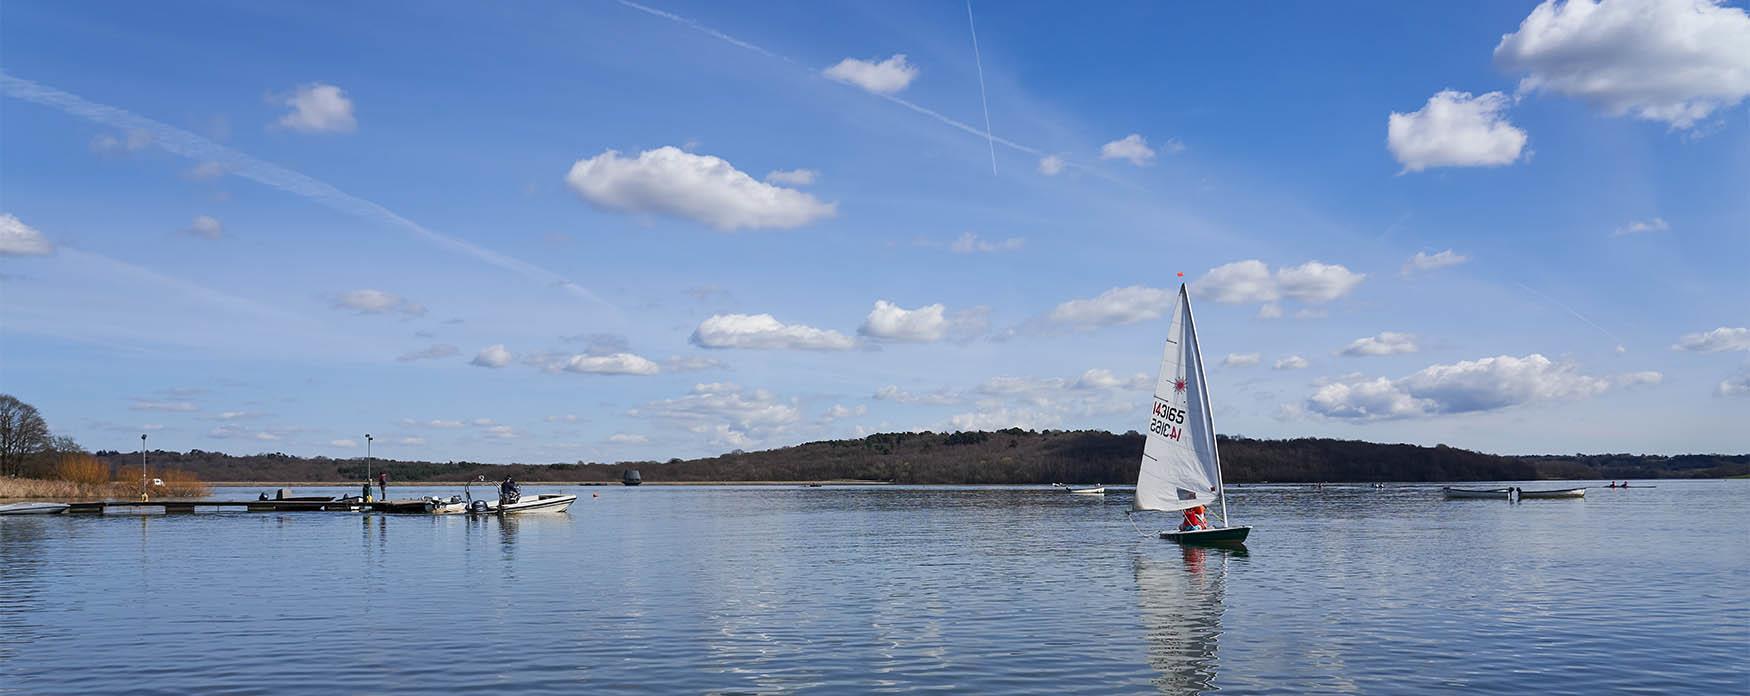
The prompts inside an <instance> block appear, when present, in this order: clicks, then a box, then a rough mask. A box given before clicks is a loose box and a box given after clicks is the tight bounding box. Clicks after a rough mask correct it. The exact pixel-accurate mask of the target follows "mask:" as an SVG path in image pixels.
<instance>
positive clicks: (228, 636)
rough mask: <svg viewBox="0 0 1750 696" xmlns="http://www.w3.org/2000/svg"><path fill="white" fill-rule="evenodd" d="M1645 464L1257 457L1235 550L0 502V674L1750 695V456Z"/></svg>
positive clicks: (361, 683)
mask: <svg viewBox="0 0 1750 696" xmlns="http://www.w3.org/2000/svg"><path fill="white" fill-rule="evenodd" d="M1647 483H1649V484H1651V485H1656V486H1657V488H1649V489H1630V490H1608V489H1593V490H1589V491H1588V492H1587V495H1586V498H1585V499H1584V500H1532V501H1525V502H1523V503H1520V504H1517V505H1515V504H1509V503H1508V502H1506V501H1496V500H1462V501H1447V500H1442V499H1441V497H1440V494H1439V490H1438V488H1437V487H1432V486H1392V487H1390V488H1387V489H1385V490H1375V489H1372V488H1368V487H1364V486H1329V487H1326V488H1324V489H1313V488H1311V487H1307V486H1271V485H1258V486H1239V487H1234V488H1230V489H1229V490H1230V494H1229V500H1230V501H1231V503H1232V504H1233V507H1234V512H1235V518H1236V522H1240V523H1244V524H1252V525H1255V526H1256V527H1257V529H1256V530H1254V532H1253V534H1252V539H1251V542H1250V543H1249V544H1248V545H1247V547H1248V553H1246V554H1244V555H1241V554H1235V553H1228V552H1223V551H1218V550H1195V549H1181V548H1180V547H1179V546H1177V545H1174V544H1172V543H1170V542H1166V541H1162V540H1160V539H1155V538H1147V539H1144V538H1139V537H1138V536H1137V533H1136V531H1135V530H1133V529H1132V527H1131V525H1130V523H1129V522H1128V521H1126V517H1125V514H1124V512H1125V510H1126V509H1127V508H1128V506H1129V504H1130V495H1129V493H1128V492H1121V493H1113V494H1109V495H1107V496H1106V498H1105V499H1104V500H1101V499H1098V498H1092V499H1090V498H1085V497H1082V496H1071V495H1068V494H1065V493H1062V492H1058V491H1054V490H1049V489H1043V488H957V487H861V488H853V487H843V488H835V487H830V486H829V487H825V488H800V487H657V486H644V487H642V488H623V487H619V486H615V487H539V486H530V487H528V491H527V492H530V493H534V492H550V491H558V490H563V491H566V492H572V493H578V494H580V495H581V496H582V497H581V498H580V499H579V500H578V502H577V504H576V505H574V506H573V507H572V509H571V512H570V513H568V514H564V515H541V516H525V517H520V518H517V517H512V518H509V519H495V518H487V519H469V518H466V517H460V516H449V517H429V516H398V515H382V514H358V513H319V512H310V513H243V512H235V513H233V512H223V513H200V514H194V515H175V516H164V515H120V514H111V515H103V516H65V515H63V516H53V517H30V518H27V517H8V518H0V693H4V694H88V693H138V694H146V693H200V694H257V693H261V694H266V693H311V694H328V693H358V694H378V693H381V694H404V693H405V694H412V693H428V692H434V691H451V690H454V691H478V690H485V692H488V693H505V694H523V693H611V692H628V693H769V692H791V691H804V692H816V693H845V692H872V693H873V692H880V693H886V692H913V691H956V692H980V693H1003V694H1014V693H1053V694H1056V693H1156V692H1158V693H1199V692H1205V691H1217V690H1219V691H1222V692H1234V693H1279V694H1299V693H1311V692H1321V693H1335V692H1365V693H1407V692H1433V691H1447V690H1452V689H1467V690H1476V691H1488V692H1496V693H1533V692H1541V693H1546V694H1555V693H1574V694H1595V693H1636V692H1639V693H1695V694H1728V693H1746V692H1750V481H1656V482H1647ZM1525 486H1526V487H1528V488H1554V487H1561V484H1551V483H1548V482H1543V483H1528V484H1525ZM260 490H261V489H259V488H249V489H223V488H221V489H218V490H217V491H216V492H215V495H214V497H216V498H226V499H236V498H253V497H255V494H256V493H257V492H259V491H260ZM297 492H298V493H299V494H312V493H318V492H334V493H339V492H341V491H340V489H321V490H317V489H300V490H298V491H297ZM428 492H429V493H434V494H436V493H443V494H448V493H451V492H452V491H450V490H449V489H439V488H412V487H402V488H400V489H399V490H392V491H391V493H392V494H399V495H393V496H392V497H401V496H404V495H423V494H425V493H428ZM453 492H456V493H459V492H460V491H459V490H457V491H453ZM592 493H595V494H599V495H600V497H595V498H592V497H591V494H592ZM1137 517H1138V522H1139V524H1141V525H1142V528H1143V530H1144V531H1148V532H1153V531H1155V530H1158V529H1160V528H1162V527H1163V526H1165V525H1167V524H1169V522H1170V521H1171V520H1170V519H1169V518H1168V517H1167V516H1164V515H1152V516H1145V515H1143V514H1139V515H1138V516H1137Z"/></svg>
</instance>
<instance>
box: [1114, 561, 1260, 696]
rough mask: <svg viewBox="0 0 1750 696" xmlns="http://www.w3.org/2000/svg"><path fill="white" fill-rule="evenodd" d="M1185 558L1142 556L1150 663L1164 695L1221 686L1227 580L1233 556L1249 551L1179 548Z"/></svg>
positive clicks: (1140, 592)
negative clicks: (1219, 651) (1219, 663)
mask: <svg viewBox="0 0 1750 696" xmlns="http://www.w3.org/2000/svg"><path fill="white" fill-rule="evenodd" d="M1179 552H1180V558H1179V559H1177V560H1176V561H1175V560H1167V559H1165V558H1144V557H1142V556H1138V557H1137V558H1136V561H1135V564H1136V568H1135V570H1136V589H1137V600H1138V604H1139V605H1140V606H1139V608H1140V609H1141V612H1142V625H1143V629H1144V631H1146V637H1147V640H1148V643H1149V645H1148V663H1149V667H1151V668H1153V669H1154V670H1155V671H1156V672H1158V673H1160V676H1159V677H1158V678H1156V679H1155V680H1154V684H1155V686H1156V687H1157V688H1158V689H1159V690H1160V692H1161V693H1163V694H1201V693H1203V692H1205V691H1210V690H1213V689H1214V688H1215V686H1214V684H1215V674H1216V666H1217V661H1216V643H1217V640H1218V639H1219V638H1220V637H1221V613H1222V609H1223V601H1224V597H1223V593H1224V588H1223V584H1224V581H1225V579H1226V575H1227V561H1228V558H1229V557H1230V556H1235V555H1239V556H1243V555H1245V553H1246V551H1245V549H1244V548H1243V547H1242V548H1238V549H1232V550H1229V549H1214V548H1204V547H1199V546H1183V547H1180V548H1179Z"/></svg>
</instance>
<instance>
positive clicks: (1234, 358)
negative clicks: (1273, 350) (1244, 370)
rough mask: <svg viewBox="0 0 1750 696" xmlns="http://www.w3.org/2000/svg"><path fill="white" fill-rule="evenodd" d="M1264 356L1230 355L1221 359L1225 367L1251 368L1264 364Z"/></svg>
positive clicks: (1249, 354) (1254, 354)
mask: <svg viewBox="0 0 1750 696" xmlns="http://www.w3.org/2000/svg"><path fill="white" fill-rule="evenodd" d="M1263 360H1264V356H1263V355H1261V354H1258V353H1228V354H1227V357H1225V358H1222V359H1221V364H1222V366H1224V367H1251V366H1253V365H1256V364H1258V363H1260V362H1263Z"/></svg>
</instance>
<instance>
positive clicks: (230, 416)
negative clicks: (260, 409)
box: [213, 411, 261, 420]
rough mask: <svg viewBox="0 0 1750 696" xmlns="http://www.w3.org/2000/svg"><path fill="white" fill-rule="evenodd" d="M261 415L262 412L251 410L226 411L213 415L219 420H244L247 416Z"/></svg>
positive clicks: (255, 416)
mask: <svg viewBox="0 0 1750 696" xmlns="http://www.w3.org/2000/svg"><path fill="white" fill-rule="evenodd" d="M260 416H261V414H259V413H254V412H251V411H224V412H221V413H219V414H218V415H215V416H213V417H214V418H217V419H219V420H242V419H245V418H258V417H260Z"/></svg>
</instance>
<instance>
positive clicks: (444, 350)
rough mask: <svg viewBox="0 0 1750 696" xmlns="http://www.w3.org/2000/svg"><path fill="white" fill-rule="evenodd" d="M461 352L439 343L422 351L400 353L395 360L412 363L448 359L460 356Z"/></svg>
mask: <svg viewBox="0 0 1750 696" xmlns="http://www.w3.org/2000/svg"><path fill="white" fill-rule="evenodd" d="M461 352H462V351H461V349H459V348H457V347H455V346H452V345H450V344H448V343H439V344H437V345H434V346H432V347H430V348H426V349H424V350H416V351H413V352H411V353H402V354H401V356H400V357H398V358H395V359H396V360H397V361H400V362H413V361H415V360H436V359H438V358H448V357H451V356H454V355H460V354H461Z"/></svg>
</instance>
